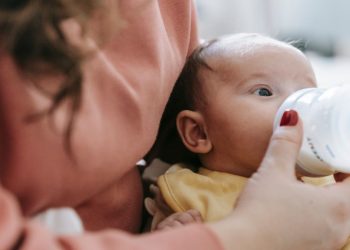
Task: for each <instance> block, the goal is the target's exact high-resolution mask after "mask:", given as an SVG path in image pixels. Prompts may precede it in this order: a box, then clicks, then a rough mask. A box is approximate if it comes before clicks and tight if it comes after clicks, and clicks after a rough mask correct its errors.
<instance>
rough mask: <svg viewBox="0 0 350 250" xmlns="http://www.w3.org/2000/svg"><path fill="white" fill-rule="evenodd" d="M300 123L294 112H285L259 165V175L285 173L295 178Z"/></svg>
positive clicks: (300, 141) (301, 132)
mask: <svg viewBox="0 0 350 250" xmlns="http://www.w3.org/2000/svg"><path fill="white" fill-rule="evenodd" d="M302 136H303V129H302V121H301V119H300V118H299V116H298V113H297V112H296V111H294V110H286V111H285V112H284V113H283V116H282V119H281V121H280V126H279V127H278V128H277V129H276V130H275V131H274V133H273V135H272V137H271V140H270V144H269V146H268V149H267V151H266V154H265V157H264V159H263V160H262V163H261V165H260V169H259V172H260V174H264V173H267V174H268V173H270V172H271V171H273V172H276V171H277V172H281V173H287V174H288V175H290V176H293V177H295V162H296V158H297V156H298V154H299V150H300V146H301V143H302Z"/></svg>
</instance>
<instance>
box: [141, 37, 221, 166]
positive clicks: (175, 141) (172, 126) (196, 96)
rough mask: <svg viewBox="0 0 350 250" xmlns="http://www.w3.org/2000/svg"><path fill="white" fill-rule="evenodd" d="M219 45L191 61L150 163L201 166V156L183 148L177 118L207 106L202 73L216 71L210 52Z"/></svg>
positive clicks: (200, 49)
mask: <svg viewBox="0 0 350 250" xmlns="http://www.w3.org/2000/svg"><path fill="white" fill-rule="evenodd" d="M216 41H218V40H217V39H214V40H211V41H209V42H205V43H203V44H202V45H200V46H198V47H197V48H196V49H195V50H194V51H193V52H192V54H191V55H190V56H189V58H188V59H187V62H186V64H185V66H184V68H183V69H182V72H181V74H180V76H179V78H178V79H177V81H176V83H175V86H174V89H173V91H172V93H171V95H170V98H169V100H168V103H167V105H166V107H165V110H164V113H163V116H162V119H161V122H160V126H159V130H158V135H157V139H156V142H155V143H154V145H153V147H152V149H151V150H150V151H149V153H148V154H147V155H146V157H145V160H146V161H148V162H150V161H152V159H154V158H160V159H161V160H163V161H165V162H168V163H176V162H186V163H190V164H193V165H199V164H200V162H199V159H198V156H197V155H196V154H195V153H192V152H190V151H189V150H188V149H186V147H185V146H184V145H183V143H182V141H181V138H180V136H179V134H178V132H177V128H176V117H177V115H178V114H179V113H180V112H181V111H182V110H196V109H197V108H198V107H199V106H202V105H204V104H205V96H204V95H203V91H202V87H201V84H200V83H201V79H200V74H199V72H200V70H201V69H207V70H210V71H212V70H213V69H212V68H211V67H210V66H209V65H208V63H207V62H206V60H205V59H206V57H207V54H206V52H207V50H208V48H209V47H210V46H211V45H212V44H214V43H215V42H216Z"/></svg>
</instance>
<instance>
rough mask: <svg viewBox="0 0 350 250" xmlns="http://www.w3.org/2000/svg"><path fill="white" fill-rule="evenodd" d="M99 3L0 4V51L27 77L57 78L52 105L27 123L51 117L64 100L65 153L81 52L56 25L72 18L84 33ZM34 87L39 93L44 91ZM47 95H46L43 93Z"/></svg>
mask: <svg viewBox="0 0 350 250" xmlns="http://www.w3.org/2000/svg"><path fill="white" fill-rule="evenodd" d="M101 2H102V0H1V1H0V49H1V50H3V51H5V52H6V53H8V54H9V55H10V56H11V57H12V58H13V60H14V62H15V63H16V65H17V67H18V68H19V69H20V70H21V72H23V73H24V74H25V75H27V76H34V79H35V76H40V75H48V74H49V75H50V74H51V75H59V76H62V77H63V81H62V82H61V83H60V85H59V88H58V89H57V90H56V91H55V92H54V93H51V94H50V95H51V100H52V105H51V106H50V107H49V108H48V109H47V110H44V111H42V112H39V113H38V114H33V115H30V116H29V117H28V119H27V121H33V120H37V119H38V118H41V117H43V116H44V115H51V114H52V113H53V112H54V111H55V110H56V109H57V107H58V106H59V105H60V104H62V102H63V101H64V100H70V101H71V110H70V111H71V112H70V118H69V120H68V122H67V124H66V129H65V141H66V149H68V151H70V143H69V141H70V136H71V133H72V129H73V124H74V117H75V116H74V115H75V114H76V112H77V111H78V110H79V106H80V99H81V90H82V86H81V85H82V80H83V76H82V70H81V63H82V61H83V59H84V54H83V53H82V51H80V50H79V49H77V48H76V47H75V46H73V45H72V44H70V43H69V42H68V41H67V39H66V37H65V35H64V33H63V31H62V30H61V27H60V24H61V22H62V21H63V20H65V19H68V18H74V19H75V20H76V21H77V22H78V23H79V24H80V25H81V27H82V30H83V33H84V32H85V30H86V25H87V21H88V20H89V18H90V17H91V16H92V14H93V13H94V11H95V10H96V9H97V8H98V7H101V6H102V5H101V4H102V3H101ZM34 85H35V86H36V87H37V88H38V89H39V90H41V91H43V92H45V90H44V88H43V87H42V86H41V87H40V86H38V84H35V81H34ZM46 94H47V93H46Z"/></svg>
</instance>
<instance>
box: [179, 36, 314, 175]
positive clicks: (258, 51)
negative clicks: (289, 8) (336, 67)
mask: <svg viewBox="0 0 350 250" xmlns="http://www.w3.org/2000/svg"><path fill="white" fill-rule="evenodd" d="M176 84H177V85H176V87H175V92H174V93H173V96H172V99H173V100H172V101H175V102H176V99H177V101H179V100H182V101H183V103H182V107H181V109H182V111H180V112H179V113H178V115H177V118H176V125H177V129H178V133H179V135H180V137H181V139H182V142H183V144H184V145H185V146H186V148H187V149H188V150H190V151H191V152H193V153H195V154H197V155H198V157H199V160H200V163H201V165H202V166H204V167H207V168H209V169H212V170H217V171H223V172H229V173H233V174H237V175H242V176H247V177H248V176H250V175H251V174H252V173H254V172H255V171H256V169H257V168H258V166H259V164H260V162H261V160H262V157H263V156H264V153H265V151H266V149H267V146H268V142H269V139H270V136H271V134H272V130H273V120H274V116H275V114H276V112H277V109H278V108H279V106H280V105H281V104H282V102H283V101H284V100H285V99H286V97H288V96H289V95H290V94H292V93H293V92H295V91H297V90H299V89H302V88H308V87H315V85H316V80H315V75H314V72H313V70H312V67H311V65H310V63H309V61H308V60H307V58H306V57H305V55H304V54H303V53H302V52H301V51H299V50H298V49H296V48H295V47H293V46H291V45H289V44H286V43H284V42H280V41H277V40H274V39H272V38H269V37H265V36H262V35H257V34H239V35H233V36H228V37H224V38H221V39H217V40H215V41H211V42H209V43H206V44H203V45H201V46H200V47H199V48H198V49H196V51H195V52H194V53H193V54H192V55H191V57H190V58H189V60H188V62H187V64H186V66H185V68H184V70H183V72H182V74H181V76H180V78H179V80H178V82H177V83H176ZM176 92H177V93H176ZM180 93H185V94H184V95H185V98H183V97H181V98H180V96H181V94H180ZM174 96H175V97H174ZM174 98H175V99H174Z"/></svg>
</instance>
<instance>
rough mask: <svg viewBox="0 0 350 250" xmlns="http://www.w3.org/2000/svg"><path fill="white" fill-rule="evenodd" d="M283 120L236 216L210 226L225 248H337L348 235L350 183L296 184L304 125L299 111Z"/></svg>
mask: <svg viewBox="0 0 350 250" xmlns="http://www.w3.org/2000/svg"><path fill="white" fill-rule="evenodd" d="M285 116H286V117H287V119H285V121H284V122H283V124H284V126H280V127H279V128H278V129H277V130H276V131H275V132H274V134H273V136H272V138H271V141H270V145H269V148H268V150H267V153H266V155H265V158H264V159H263V161H262V163H261V166H260V168H259V170H258V171H257V172H256V173H255V174H254V175H253V176H252V178H251V179H250V180H249V182H248V184H247V186H246V188H245V190H244V191H243V193H242V195H241V197H240V199H239V202H238V203H237V206H236V208H235V210H234V212H233V213H232V215H230V216H229V217H228V218H226V219H225V220H222V221H220V222H218V223H215V224H211V225H209V227H210V228H211V229H213V231H214V233H216V234H217V235H218V237H219V238H220V239H221V241H222V243H223V245H224V247H225V248H226V249H245V250H248V249H283V250H289V249H291V250H296V249H303V250H309V249H315V250H320V249H322V250H327V249H329V250H334V249H340V248H341V247H342V246H343V244H344V243H345V241H346V239H347V237H348V236H349V234H350V180H349V179H347V180H344V181H343V182H341V183H337V184H334V185H332V186H328V187H315V186H312V185H309V184H305V183H302V182H299V181H297V180H296V177H295V161H296V157H297V155H298V152H299V149H300V144H301V140H302V125H301V121H299V122H298V116H297V114H296V112H294V111H289V113H287V114H286V115H285ZM288 118H289V119H288ZM288 121H289V122H288Z"/></svg>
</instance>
